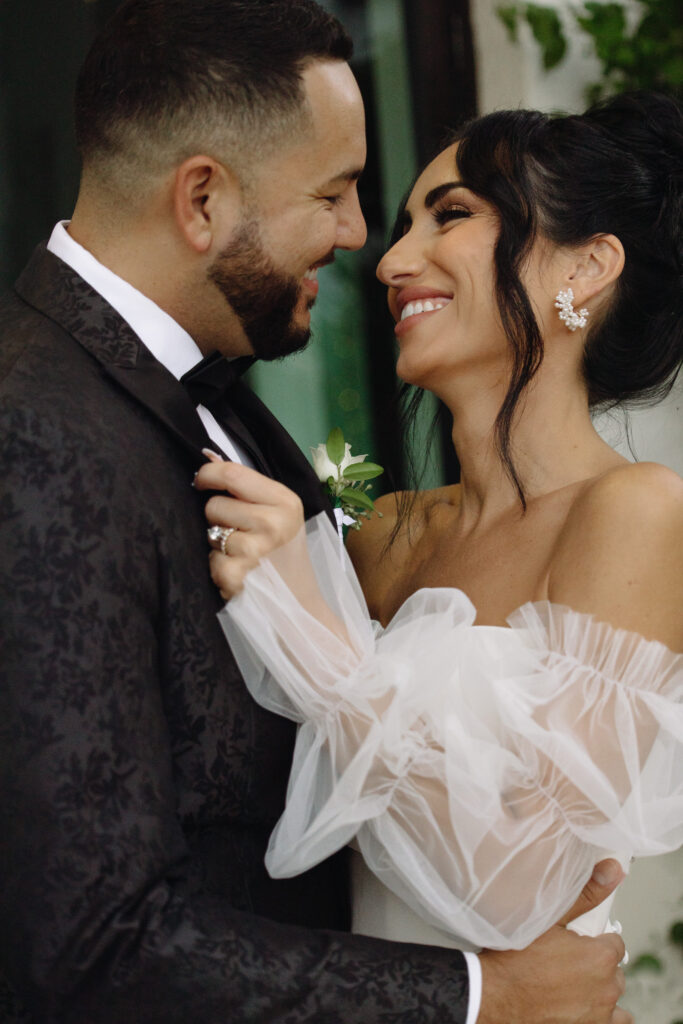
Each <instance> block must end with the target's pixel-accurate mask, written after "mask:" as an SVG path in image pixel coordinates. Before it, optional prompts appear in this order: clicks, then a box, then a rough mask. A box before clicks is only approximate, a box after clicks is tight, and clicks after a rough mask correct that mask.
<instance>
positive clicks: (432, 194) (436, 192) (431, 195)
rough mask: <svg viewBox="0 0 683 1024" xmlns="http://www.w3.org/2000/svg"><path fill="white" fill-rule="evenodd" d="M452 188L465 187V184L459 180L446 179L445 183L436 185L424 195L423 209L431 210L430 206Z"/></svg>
mask: <svg viewBox="0 0 683 1024" xmlns="http://www.w3.org/2000/svg"><path fill="white" fill-rule="evenodd" d="M453 188H465V186H464V185H463V183H462V182H461V181H447V182H445V184H443V185H437V186H436V188H433V189H431V190H430V191H429V192H428V193H427V195H426V196H425V209H426V210H431V208H432V206H435V205H436V203H438V201H439V200H440V199H441V198H443V196H445V195H446V194H447V193H448V192H450V191H451V189H453Z"/></svg>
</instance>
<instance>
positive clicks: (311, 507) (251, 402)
mask: <svg viewBox="0 0 683 1024" xmlns="http://www.w3.org/2000/svg"><path fill="white" fill-rule="evenodd" d="M228 401H229V402H230V405H231V406H232V408H233V409H234V411H235V413H236V414H237V416H238V417H239V418H240V419H241V420H242V421H243V422H244V423H245V424H246V425H247V427H248V428H249V430H250V431H251V433H252V434H253V436H254V438H255V439H256V442H257V444H258V445H259V446H260V449H261V451H262V452H263V455H264V457H265V460H266V462H267V464H268V465H269V467H270V469H271V475H272V476H273V477H274V478H275V479H276V480H279V481H280V482H281V483H283V484H285V485H286V486H287V487H290V488H291V489H292V490H293V491H296V493H297V494H298V495H299V497H300V498H301V500H302V501H303V504H304V512H305V515H306V518H307V519H310V518H311V516H314V515H317V514H318V512H326V513H327V515H328V516H329V518H330V519H331V520H332V522H333V523H334V522H335V520H334V513H333V511H332V506H331V504H330V502H329V501H328V499H327V497H326V496H325V494H324V493H323V489H322V486H321V484H320V481H319V480H318V478H317V477H316V475H315V473H314V472H313V470H312V468H311V466H310V464H309V462H308V460H307V459H306V457H305V456H304V454H303V452H302V451H301V449H300V448H299V446H298V445H297V444H296V442H295V441H294V439H293V438H292V437H290V435H289V434H288V433H287V431H286V430H285V428H284V427H283V426H282V424H281V423H280V421H279V420H277V419H276V418H275V416H273V414H272V412H271V411H270V410H269V409H268V408H267V407H266V406H265V405H264V404H263V402H262V401H261V399H260V398H258V397H257V396H256V395H255V394H254V392H253V391H251V390H250V389H249V388H248V387H247V386H246V385H245V384H244V383H243V382H242V381H237V382H236V383H235V385H234V386H233V387H232V388H231V389H230V391H229V394H228Z"/></svg>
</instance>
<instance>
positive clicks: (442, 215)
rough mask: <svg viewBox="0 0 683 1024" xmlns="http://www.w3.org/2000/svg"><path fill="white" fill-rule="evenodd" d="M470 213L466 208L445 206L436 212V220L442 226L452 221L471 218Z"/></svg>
mask: <svg viewBox="0 0 683 1024" xmlns="http://www.w3.org/2000/svg"><path fill="white" fill-rule="evenodd" d="M469 216H470V211H469V210H466V209H465V207H464V206H443V207H441V209H436V210H434V220H435V221H436V223H437V224H438V225H439V226H441V225H442V224H447V223H448V222H449V221H451V220H460V219H461V218H462V217H469Z"/></svg>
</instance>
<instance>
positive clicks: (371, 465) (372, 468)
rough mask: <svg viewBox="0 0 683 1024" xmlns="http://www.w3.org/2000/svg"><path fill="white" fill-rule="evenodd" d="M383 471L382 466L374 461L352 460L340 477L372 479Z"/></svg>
mask: <svg viewBox="0 0 683 1024" xmlns="http://www.w3.org/2000/svg"><path fill="white" fill-rule="evenodd" d="M383 472H384V468H383V467H382V466H378V465H377V463H376V462H354V463H353V465H351V466H347V467H346V469H345V470H344V472H343V473H342V477H343V478H344V480H374V479H375V477H376V476H380V475H381V474H382V473H383Z"/></svg>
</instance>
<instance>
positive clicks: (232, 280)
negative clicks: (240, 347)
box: [209, 220, 313, 360]
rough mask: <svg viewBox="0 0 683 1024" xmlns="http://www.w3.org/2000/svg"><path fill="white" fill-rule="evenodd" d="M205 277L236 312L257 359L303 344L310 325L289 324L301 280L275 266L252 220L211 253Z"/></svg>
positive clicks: (297, 348) (274, 356)
mask: <svg viewBox="0 0 683 1024" xmlns="http://www.w3.org/2000/svg"><path fill="white" fill-rule="evenodd" d="M209 279H210V280H211V281H213V283H214V284H215V285H216V287H217V288H218V289H219V290H220V291H221V293H222V294H223V296H224V297H225V299H226V300H227V302H229V304H230V306H231V307H232V308H233V309H234V311H235V313H236V314H237V316H238V317H239V320H240V322H241V324H242V327H243V329H244V333H245V334H246V336H247V338H248V339H249V342H250V344H251V347H252V349H253V350H254V355H255V356H256V357H257V358H258V359H266V360H272V359H281V358H282V357H283V356H287V355H290V354H291V353H292V352H299V351H300V350H301V349H303V348H305V347H306V345H307V344H308V341H309V339H310V336H311V331H310V328H307V327H297V326H296V325H295V324H294V311H295V309H296V306H297V304H298V302H299V298H300V295H301V285H300V283H299V282H298V281H297V279H296V278H295V277H292V276H291V275H289V274H285V273H284V272H283V271H281V270H277V269H276V267H275V265H274V264H273V261H272V260H271V258H270V257H269V256H268V253H267V252H266V251H265V249H264V248H263V244H262V242H261V237H260V234H259V229H258V224H257V222H256V221H255V220H245V221H243V223H242V225H241V227H240V229H239V231H238V232H237V235H236V236H235V238H234V240H233V241H232V243H231V244H230V246H229V247H228V248H227V249H224V250H223V252H222V253H220V254H219V255H218V256H217V257H216V260H215V261H214V263H213V265H212V266H211V268H210V269H209ZM310 305H311V306H312V305H313V300H311V303H310Z"/></svg>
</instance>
